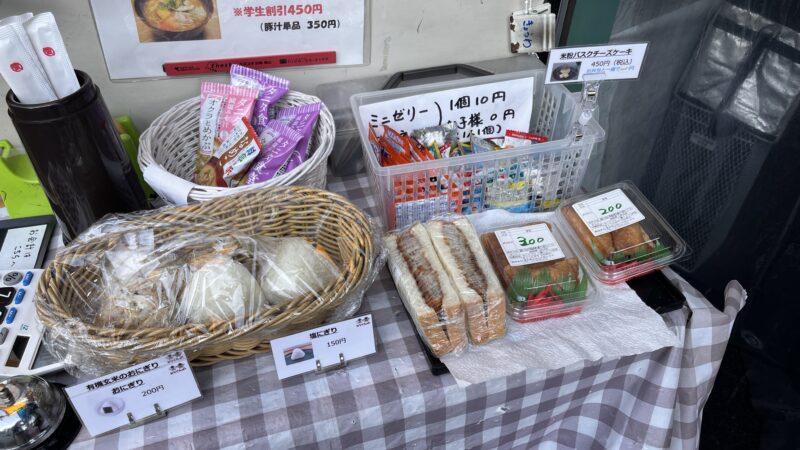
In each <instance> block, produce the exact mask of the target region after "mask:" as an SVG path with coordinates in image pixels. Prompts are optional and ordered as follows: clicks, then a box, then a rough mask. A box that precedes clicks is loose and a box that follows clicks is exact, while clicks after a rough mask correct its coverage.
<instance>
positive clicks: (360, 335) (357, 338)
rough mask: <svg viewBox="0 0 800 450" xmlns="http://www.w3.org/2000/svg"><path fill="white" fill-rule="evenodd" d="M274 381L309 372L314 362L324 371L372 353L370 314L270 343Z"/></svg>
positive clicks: (313, 368) (373, 340) (372, 329)
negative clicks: (274, 374) (276, 373)
mask: <svg viewBox="0 0 800 450" xmlns="http://www.w3.org/2000/svg"><path fill="white" fill-rule="evenodd" d="M270 345H271V346H272V356H273V357H274V358H275V367H276V369H277V370H278V378H279V379H281V380H283V379H286V378H288V377H292V376H295V375H300V374H301V373H306V372H312V371H314V370H316V369H317V361H319V363H320V366H321V367H323V368H325V367H329V366H335V365H337V364H339V354H340V353H341V354H342V355H344V359H345V361H350V360H353V359H356V358H361V357H364V356H367V355H371V354H373V353H375V331H374V328H373V326H372V314H367V315H366V316H360V317H354V318H352V319H349V320H345V321H342V322H337V323H332V324H328V325H323V326H321V327H318V328H314V329H312V330H308V331H302V332H300V333H296V334H293V335H291V336H284V337H282V338H278V339H274V340H273V341H271V342H270Z"/></svg>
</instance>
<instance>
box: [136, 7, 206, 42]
mask: <svg viewBox="0 0 800 450" xmlns="http://www.w3.org/2000/svg"><path fill="white" fill-rule="evenodd" d="M132 5H133V9H134V11H135V13H136V14H135V17H136V28H137V31H138V34H139V42H142V43H146V42H163V41H192V40H207V39H219V38H220V37H221V36H220V26H219V17H218V15H217V8H216V4H215V1H214V0H132Z"/></svg>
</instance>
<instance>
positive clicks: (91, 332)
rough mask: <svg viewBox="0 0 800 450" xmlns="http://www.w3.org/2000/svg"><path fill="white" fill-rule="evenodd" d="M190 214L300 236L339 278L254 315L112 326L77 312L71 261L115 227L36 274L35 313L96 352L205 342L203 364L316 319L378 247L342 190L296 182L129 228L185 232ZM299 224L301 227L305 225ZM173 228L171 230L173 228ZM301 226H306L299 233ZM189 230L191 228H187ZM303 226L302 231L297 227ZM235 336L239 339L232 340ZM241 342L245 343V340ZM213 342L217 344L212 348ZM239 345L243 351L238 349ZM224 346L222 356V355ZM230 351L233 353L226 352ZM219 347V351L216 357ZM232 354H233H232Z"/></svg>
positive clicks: (160, 214)
mask: <svg viewBox="0 0 800 450" xmlns="http://www.w3.org/2000/svg"><path fill="white" fill-rule="evenodd" d="M187 219H188V220H196V222H197V229H196V230H200V229H202V230H204V231H207V230H208V228H207V227H209V226H212V227H215V229H218V230H219V231H220V232H226V230H227V232H228V233H231V235H234V234H239V233H242V234H244V235H247V234H248V233H253V232H256V234H258V235H261V236H274V237H287V236H301V237H306V238H307V239H308V238H309V236H311V235H312V234H313V239H312V240H315V241H317V243H318V244H319V245H321V246H322V247H323V248H325V250H326V251H328V252H329V253H333V254H332V255H331V256H332V257H333V258H334V260H337V263H339V264H340V267H339V268H340V269H341V271H342V277H341V278H340V279H339V280H337V281H336V282H335V283H334V284H333V285H331V286H328V289H327V291H325V292H324V293H322V295H321V297H320V298H317V297H315V296H314V295H311V294H309V295H306V296H305V297H302V298H297V299H294V300H291V301H290V302H288V303H286V304H283V305H280V306H275V307H267V308H263V309H262V310H261V311H260V312H259V313H258V314H256V315H254V316H251V317H247V318H245V320H244V322H246V323H245V324H243V325H242V324H241V321H242V320H241V318H240V319H239V323H237V321H236V320H227V321H217V322H215V323H213V324H209V325H200V324H185V325H180V326H173V327H161V328H137V329H115V328H108V327H102V326H96V325H94V324H93V323H87V322H84V321H83V320H81V319H80V318H79V317H75V315H74V313H73V311H74V310H75V306H74V304H73V303H72V302H75V301H78V300H79V299H78V297H79V296H77V295H76V293H75V292H74V289H71V287H73V286H72V285H73V284H75V282H76V281H75V280H76V279H77V278H78V276H77V275H75V273H77V272H70V271H71V270H73V271H74V267H75V266H73V265H72V264H71V262H72V261H74V260H78V259H80V258H81V257H82V256H84V255H87V254H93V253H94V252H98V251H103V250H104V249H106V248H108V246H109V245H110V242H111V241H112V240H113V237H114V233H109V234H105V235H102V236H99V237H95V238H92V239H89V240H87V241H85V242H81V243H78V244H75V245H71V246H69V247H67V248H66V249H65V250H64V251H62V252H60V253H59V254H58V255H57V256H56V258H55V259H54V261H53V262H52V263H51V264H50V265H48V267H47V268H46V269H45V271H44V272H43V273H42V276H41V281H40V283H39V285H38V288H37V312H38V314H39V318H40V321H41V323H42V324H43V325H44V326H45V327H46V328H48V329H52V328H54V327H57V328H58V331H59V333H61V334H62V335H66V336H68V338H69V339H74V340H78V341H80V342H82V343H83V345H87V346H89V347H91V348H92V349H93V350H96V351H98V352H113V351H127V352H137V353H139V352H142V353H143V352H147V353H148V354H151V353H152V354H157V353H158V352H166V351H170V350H175V349H188V350H191V349H197V348H199V347H209V348H212V349H213V352H212V354H209V351H207V350H206V351H202V349H201V351H200V352H196V353H195V354H194V355H193V356H194V357H199V358H201V359H202V360H203V361H205V362H206V363H213V362H216V361H218V360H219V359H230V358H234V357H242V356H247V355H249V354H251V353H254V352H257V351H263V350H265V349H268V348H269V347H268V345H266V342H265V341H266V338H267V337H269V338H270V339H272V338H275V337H278V335H283V334H289V332H292V331H293V330H294V331H299V330H298V328H299V329H307V328H311V327H313V326H317V325H319V324H321V323H322V322H323V321H324V320H326V319H327V318H328V317H329V316H330V314H331V312H332V311H334V310H335V309H336V308H338V307H340V306H341V305H342V304H343V303H344V301H345V300H346V296H347V294H348V293H350V292H351V291H352V290H353V289H356V288H358V287H360V285H361V284H362V282H363V280H364V279H365V278H366V277H368V276H369V274H370V272H371V269H372V265H373V264H374V259H375V256H376V252H377V251H379V250H378V249H376V248H375V247H374V245H375V242H374V236H373V234H372V233H373V232H374V230H373V228H372V224H371V222H370V219H369V217H368V216H367V215H366V214H365V213H364V212H363V211H361V210H360V209H358V208H357V207H356V206H355V205H353V204H352V203H350V202H349V201H348V200H347V199H345V198H344V197H342V196H341V195H338V194H334V193H332V192H328V191H323V190H319V189H315V188H309V187H301V186H279V187H268V188H263V189H260V190H256V191H249V192H245V193H240V194H237V195H234V196H226V197H221V198H217V199H214V200H212V201H209V202H204V203H194V204H190V205H187V206H182V207H171V208H163V209H161V210H157V211H153V212H150V213H145V214H143V215H140V216H136V217H135V218H133V219H131V221H130V224H131V226H135V227H149V226H153V225H154V224H163V223H165V222H167V223H180V225H176V226H175V227H172V226H171V225H170V226H166V227H164V229H166V230H167V232H173V233H176V234H177V233H181V234H182V233H185V232H187V227H186V225H185V224H186V220H187ZM303 227H305V228H303ZM171 228H174V229H171ZM304 230H305V231H304ZM188 231H191V229H188ZM305 232H307V233H308V234H307V235H304V234H303V233H305ZM237 341H238V344H237ZM242 342H246V344H245V345H244V346H243V345H242ZM215 346H216V348H214V347H215ZM242 347H244V349H243V348H242ZM226 352H228V354H225V353H226ZM231 352H232V353H231ZM217 353H221V354H225V355H221V356H219V357H217V356H218V355H217ZM231 355H233V356H231Z"/></svg>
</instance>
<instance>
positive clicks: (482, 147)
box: [469, 134, 502, 153]
mask: <svg viewBox="0 0 800 450" xmlns="http://www.w3.org/2000/svg"><path fill="white" fill-rule="evenodd" d="M469 142H470V145H471V146H472V151H473V153H488V152H493V151H495V150H501V149H502V147H500V146H499V145H497V144H495V143H494V142H492V141H490V140H488V139H483V138H480V137H478V136H475V135H474V134H473V135H472V136H470V137H469Z"/></svg>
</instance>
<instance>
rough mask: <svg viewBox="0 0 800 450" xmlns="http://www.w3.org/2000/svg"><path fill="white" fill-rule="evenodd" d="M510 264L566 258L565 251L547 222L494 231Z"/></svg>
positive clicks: (518, 264)
mask: <svg viewBox="0 0 800 450" xmlns="http://www.w3.org/2000/svg"><path fill="white" fill-rule="evenodd" d="M494 234H495V236H497V240H498V241H499V242H500V246H501V247H502V248H503V253H505V255H506V259H507V260H508V264H509V265H511V266H514V267H516V266H525V265H528V264H536V263H540V262H546V261H553V260H556V259H562V258H564V252H563V251H562V250H561V247H560V246H559V245H558V242H557V241H556V238H555V236H553V233H552V232H551V231H550V228H548V226H547V224H544V223H538V224H535V225H528V226H525V227H518V228H508V229H505V230H497V231H495V232H494Z"/></svg>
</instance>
